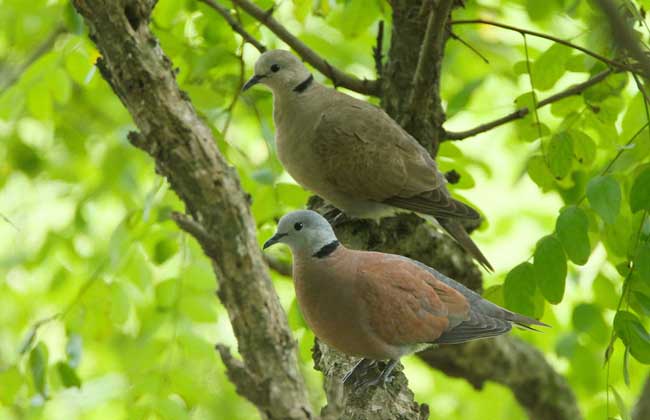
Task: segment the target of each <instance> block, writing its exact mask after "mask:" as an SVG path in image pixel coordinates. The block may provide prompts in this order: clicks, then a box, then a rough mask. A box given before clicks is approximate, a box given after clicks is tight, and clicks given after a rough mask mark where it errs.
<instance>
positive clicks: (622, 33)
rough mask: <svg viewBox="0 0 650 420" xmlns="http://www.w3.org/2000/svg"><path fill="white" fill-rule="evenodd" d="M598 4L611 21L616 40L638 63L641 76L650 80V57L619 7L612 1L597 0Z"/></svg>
mask: <svg viewBox="0 0 650 420" xmlns="http://www.w3.org/2000/svg"><path fill="white" fill-rule="evenodd" d="M597 3H598V5H599V6H600V8H601V9H602V11H603V14H604V15H605V17H606V18H607V19H608V20H609V24H610V27H611V29H612V35H613V36H614V40H615V41H616V42H617V43H618V44H619V45H620V46H621V47H622V48H623V49H624V50H626V51H627V52H628V54H629V55H630V56H631V57H632V58H634V59H635V60H636V61H637V63H638V67H639V69H640V71H639V73H640V75H641V76H643V77H645V78H649V77H650V55H649V54H648V51H647V50H646V49H644V48H643V47H642V46H641V43H640V42H639V40H638V39H637V37H636V36H635V35H634V32H633V31H632V29H631V28H630V26H629V25H628V24H627V22H625V20H624V19H623V17H622V16H621V13H620V12H619V10H618V7H616V5H615V4H614V3H613V2H612V1H611V0H597ZM630 71H633V70H630Z"/></svg>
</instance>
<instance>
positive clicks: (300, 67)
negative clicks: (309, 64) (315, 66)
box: [243, 50, 312, 92]
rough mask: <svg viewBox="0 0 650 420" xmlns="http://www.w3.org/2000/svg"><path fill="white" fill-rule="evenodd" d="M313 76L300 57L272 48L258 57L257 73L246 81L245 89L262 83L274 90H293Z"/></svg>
mask: <svg viewBox="0 0 650 420" xmlns="http://www.w3.org/2000/svg"><path fill="white" fill-rule="evenodd" d="M311 77H312V75H311V73H309V70H307V68H306V67H305V65H304V64H302V62H301V61H300V59H298V57H296V56H295V55H293V54H291V53H290V52H289V51H285V50H271V51H267V52H265V53H264V54H262V55H261V56H260V58H258V59H257V62H256V63H255V74H254V75H253V77H251V78H250V79H249V80H248V82H246V84H245V85H244V87H243V90H247V89H249V88H250V87H251V86H253V85H256V84H258V83H261V84H263V85H266V86H268V87H269V88H271V90H272V91H273V92H284V91H292V90H294V89H296V88H297V87H298V86H300V84H301V83H303V82H306V81H307V80H310V78H311ZM298 89H299V88H298Z"/></svg>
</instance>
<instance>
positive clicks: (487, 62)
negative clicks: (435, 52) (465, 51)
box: [449, 30, 490, 64]
mask: <svg viewBox="0 0 650 420" xmlns="http://www.w3.org/2000/svg"><path fill="white" fill-rule="evenodd" d="M449 37H450V38H451V39H454V40H456V41H458V42H460V43H461V44H463V45H464V46H466V47H467V48H469V49H470V51H472V52H473V53H474V54H476V55H477V56H478V57H479V58H480V59H481V60H483V61H484V62H485V64H490V62H489V61H488V59H487V58H486V57H485V56H484V55H483V54H481V52H480V51H479V50H477V49H476V48H474V47H473V46H472V45H471V44H470V43H469V42H467V41H465V40H464V39H462V38H461V37H459V36H458V35H456V34H455V33H454V32H452V31H451V30H449Z"/></svg>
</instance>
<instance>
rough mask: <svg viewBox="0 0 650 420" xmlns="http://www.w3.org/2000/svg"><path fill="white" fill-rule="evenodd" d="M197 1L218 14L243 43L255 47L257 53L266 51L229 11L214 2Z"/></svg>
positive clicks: (206, 0)
mask: <svg viewBox="0 0 650 420" xmlns="http://www.w3.org/2000/svg"><path fill="white" fill-rule="evenodd" d="M198 1H199V2H201V3H204V4H206V5H208V6H209V7H211V8H213V9H214V10H216V11H217V13H219V14H220V15H221V16H223V18H224V19H225V20H226V22H228V25H230V27H231V28H232V30H233V31H235V32H237V33H238V34H239V35H241V37H242V38H243V39H244V41H245V42H248V43H249V44H251V45H252V46H253V47H255V48H256V49H257V51H259V52H261V53H263V52H265V51H266V47H265V46H264V44H262V43H261V42H259V41H258V40H257V39H255V37H254V36H253V35H251V34H250V33H248V32H247V31H246V29H244V28H243V27H242V26H241V23H239V22H238V21H237V19H235V18H234V17H233V16H232V15H231V14H230V11H229V10H228V9H227V8H225V7H223V6H222V5H220V4H219V3H217V2H216V1H214V0H198Z"/></svg>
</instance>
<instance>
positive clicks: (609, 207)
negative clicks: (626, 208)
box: [587, 175, 621, 224]
mask: <svg viewBox="0 0 650 420" xmlns="http://www.w3.org/2000/svg"><path fill="white" fill-rule="evenodd" d="M587 198H588V199H589V203H590V204H591V208H593V209H594V210H595V211H596V213H598V215H599V216H600V217H601V218H602V219H603V220H604V221H605V223H609V224H613V223H614V221H615V220H616V216H618V212H619V210H620V207H621V187H620V186H619V185H618V182H617V181H616V179H614V177H612V176H610V175H605V176H597V177H595V178H593V179H592V180H591V181H589V183H588V184H587Z"/></svg>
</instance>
